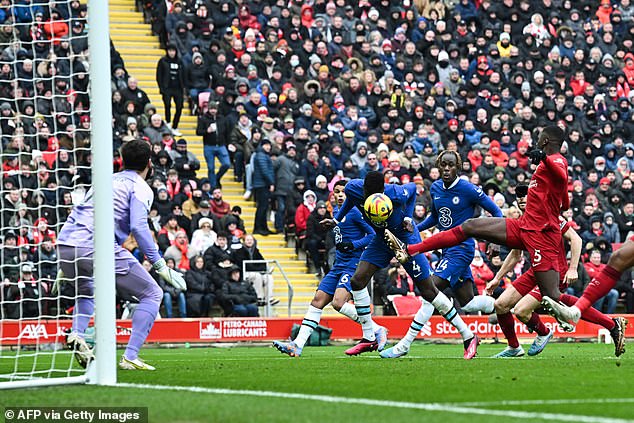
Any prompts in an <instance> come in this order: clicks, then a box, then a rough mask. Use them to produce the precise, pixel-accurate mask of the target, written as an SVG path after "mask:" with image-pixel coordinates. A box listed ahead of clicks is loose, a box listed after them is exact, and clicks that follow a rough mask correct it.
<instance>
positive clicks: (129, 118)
mask: <svg viewBox="0 0 634 423" xmlns="http://www.w3.org/2000/svg"><path fill="white" fill-rule="evenodd" d="M132 124H134V125H136V124H137V121H136V118H135V117H134V116H128V120H127V121H126V126H130V125H132Z"/></svg>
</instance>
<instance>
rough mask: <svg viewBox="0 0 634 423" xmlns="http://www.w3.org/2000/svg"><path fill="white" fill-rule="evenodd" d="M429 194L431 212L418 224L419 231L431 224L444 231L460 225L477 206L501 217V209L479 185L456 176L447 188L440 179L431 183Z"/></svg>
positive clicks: (473, 212)
mask: <svg viewBox="0 0 634 423" xmlns="http://www.w3.org/2000/svg"><path fill="white" fill-rule="evenodd" d="M430 194H431V199H432V204H431V213H430V214H429V216H427V218H426V219H425V220H424V221H422V222H421V223H419V224H418V230H419V231H422V230H425V229H429V228H431V227H432V226H436V227H437V228H438V229H439V230H441V231H446V230H448V229H451V228H453V227H455V226H459V225H462V224H463V223H464V222H465V221H466V220H468V219H471V218H472V217H474V214H475V209H476V207H477V206H480V207H482V208H483V209H485V210H486V211H488V212H489V213H491V215H493V216H494V217H503V215H502V210H500V208H499V207H498V206H497V205H496V204H495V203H494V202H493V200H491V199H490V198H489V197H488V196H487V195H486V194H485V193H484V192H483V191H482V189H481V188H480V187H477V186H475V185H473V184H472V183H471V182H468V181H465V180H464V179H462V178H457V179H456V181H455V182H454V183H453V184H451V186H450V187H449V188H445V185H444V183H443V182H442V180H438V181H436V182H434V183H433V184H432V185H431V189H430ZM465 242H466V241H465ZM470 242H473V241H472V240H471V241H470Z"/></svg>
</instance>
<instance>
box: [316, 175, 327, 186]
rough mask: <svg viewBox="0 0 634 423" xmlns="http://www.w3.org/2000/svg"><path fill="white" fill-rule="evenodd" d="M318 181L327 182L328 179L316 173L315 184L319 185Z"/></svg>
mask: <svg viewBox="0 0 634 423" xmlns="http://www.w3.org/2000/svg"><path fill="white" fill-rule="evenodd" d="M320 182H326V183H328V179H327V178H326V177H325V176H324V175H317V178H315V185H319V183H320Z"/></svg>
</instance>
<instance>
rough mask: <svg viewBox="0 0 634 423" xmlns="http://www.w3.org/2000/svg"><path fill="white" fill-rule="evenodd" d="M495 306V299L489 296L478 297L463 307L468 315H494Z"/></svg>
mask: <svg viewBox="0 0 634 423" xmlns="http://www.w3.org/2000/svg"><path fill="white" fill-rule="evenodd" d="M494 304H495V298H493V297H489V296H488V295H476V296H475V297H473V299H472V300H471V301H469V302H468V303H467V304H465V305H464V306H463V307H462V310H463V311H465V312H467V313H475V312H476V311H480V312H482V313H483V314H491V313H493V309H494Z"/></svg>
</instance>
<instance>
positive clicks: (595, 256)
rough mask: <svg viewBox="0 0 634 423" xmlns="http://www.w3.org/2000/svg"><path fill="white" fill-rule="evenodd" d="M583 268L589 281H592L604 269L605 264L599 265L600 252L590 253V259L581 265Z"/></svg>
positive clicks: (593, 251)
mask: <svg viewBox="0 0 634 423" xmlns="http://www.w3.org/2000/svg"><path fill="white" fill-rule="evenodd" d="M583 267H584V268H585V269H586V272H588V276H590V279H594V277H595V276H597V275H598V274H599V273H601V271H602V270H603V268H604V267H605V264H603V263H601V252H600V251H599V250H592V251H591V252H590V258H589V259H588V261H587V262H585V263H584V264H583Z"/></svg>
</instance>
